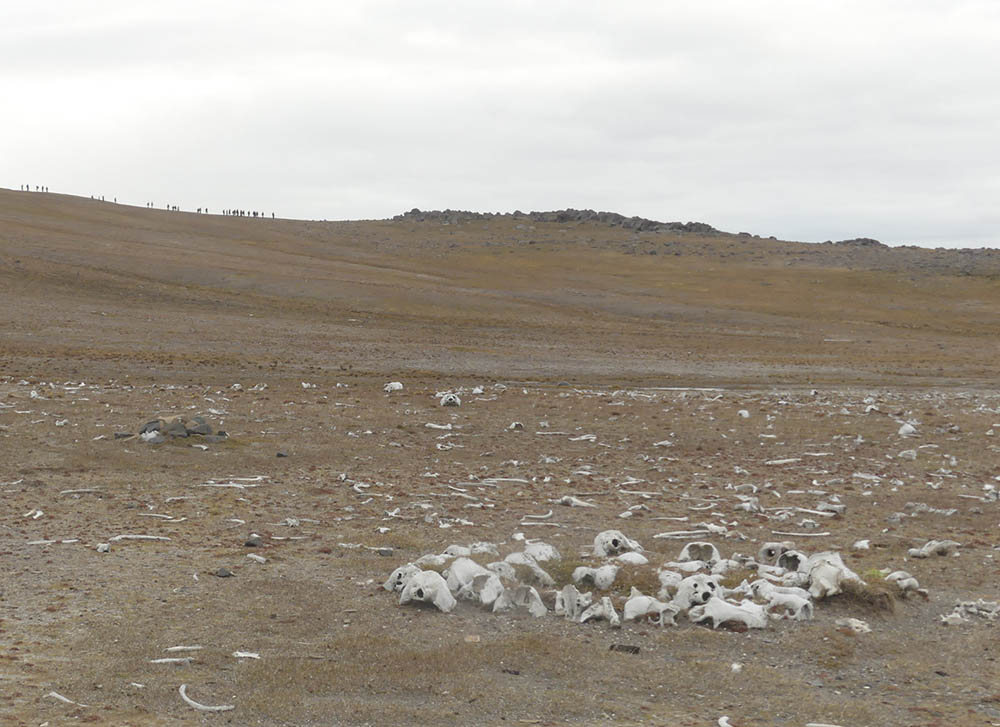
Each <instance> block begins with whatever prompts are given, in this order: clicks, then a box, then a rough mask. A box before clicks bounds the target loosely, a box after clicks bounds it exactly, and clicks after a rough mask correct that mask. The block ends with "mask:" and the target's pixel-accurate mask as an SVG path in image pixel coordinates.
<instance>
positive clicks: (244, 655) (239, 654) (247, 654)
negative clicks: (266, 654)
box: [233, 651, 260, 659]
mask: <svg viewBox="0 0 1000 727" xmlns="http://www.w3.org/2000/svg"><path fill="white" fill-rule="evenodd" d="M233 656H235V657H236V658H237V659H259V658H260V654H258V653H257V652H256V651H234V652H233Z"/></svg>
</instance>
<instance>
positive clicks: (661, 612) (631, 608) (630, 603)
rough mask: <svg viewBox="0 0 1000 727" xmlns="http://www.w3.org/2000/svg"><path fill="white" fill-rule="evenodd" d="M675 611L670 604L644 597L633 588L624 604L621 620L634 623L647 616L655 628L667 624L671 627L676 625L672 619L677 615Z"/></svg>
mask: <svg viewBox="0 0 1000 727" xmlns="http://www.w3.org/2000/svg"><path fill="white" fill-rule="evenodd" d="M677 611H678V608H677V607H676V606H675V605H673V604H672V603H664V602H663V601H660V600H659V599H657V598H653V597H652V596H644V595H643V594H642V592H641V591H639V589H637V588H636V587H635V586H633V587H632V593H631V594H630V595H629V599H628V600H627V601H626V602H625V610H624V613H623V615H622V618H623V619H624V620H625V621H635V620H636V619H640V618H643V617H644V616H648V617H650V618H649V620H650V621H652V622H653V623H654V624H656V625H657V626H666V625H668V624H669V625H671V626H673V625H675V623H676V622H675V621H674V617H675V616H676V615H677Z"/></svg>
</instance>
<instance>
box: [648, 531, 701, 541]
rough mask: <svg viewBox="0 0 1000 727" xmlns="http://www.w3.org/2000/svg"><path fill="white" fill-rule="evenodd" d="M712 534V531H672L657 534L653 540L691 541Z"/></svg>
mask: <svg viewBox="0 0 1000 727" xmlns="http://www.w3.org/2000/svg"><path fill="white" fill-rule="evenodd" d="M711 534H712V532H711V531H710V530H671V531H668V532H665V533H657V534H656V535H654V536H653V539H655V540H664V539H670V538H676V539H678V540H690V539H691V538H703V537H705V536H706V535H711Z"/></svg>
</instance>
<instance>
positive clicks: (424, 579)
mask: <svg viewBox="0 0 1000 727" xmlns="http://www.w3.org/2000/svg"><path fill="white" fill-rule="evenodd" d="M410 601H418V602H423V603H432V604H434V605H435V606H436V607H437V608H438V609H439V610H440V611H443V612H444V613H448V612H450V611H451V610H452V609H453V608H455V597H454V596H452V595H451V592H450V591H449V590H448V584H447V583H446V582H445V580H444V578H442V577H441V574H440V573H438V572H437V571H432V570H425V571H420V572H419V573H415V574H414V575H412V576H411V577H410V578H409V580H407V581H406V583H405V585H404V586H403V590H402V592H401V593H400V595H399V603H400V605H405V604H407V603H409V602H410Z"/></svg>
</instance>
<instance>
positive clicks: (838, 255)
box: [392, 209, 1000, 278]
mask: <svg viewBox="0 0 1000 727" xmlns="http://www.w3.org/2000/svg"><path fill="white" fill-rule="evenodd" d="M392 221H395V222H413V223H437V224H441V225H460V224H470V223H473V222H477V221H487V222H488V221H513V222H518V223H521V224H518V225H517V226H516V228H517V229H524V224H525V223H530V224H546V223H556V224H561V225H581V224H594V225H604V226H607V227H609V228H614V229H620V230H626V231H631V232H633V233H636V234H639V233H643V234H644V235H645V237H640V238H638V239H637V240H633V241H631V242H625V243H618V246H619V248H620V249H621V250H622V251H624V252H626V253H631V254H649V255H656V254H674V255H684V254H691V255H699V256H701V255H709V256H711V255H721V256H723V257H726V258H729V262H739V261H741V260H748V261H757V262H765V261H766V259H770V262H772V263H781V264H784V265H787V266H794V265H810V266H819V267H835V268H847V269H850V270H881V271H892V272H904V273H905V272H910V273H921V274H944V275H965V276H968V275H977V276H984V277H988V278H1000V249H997V248H958V249H956V248H940V247H939V248H926V247H918V246H916V245H901V246H898V247H890V246H888V245H886V244H884V243H882V242H880V241H879V240H875V239H872V238H870V237H856V238H851V239H849V240H837V241H832V240H827V241H826V242H822V243H809V242H791V241H785V240H778V239H777V238H776V237H774V236H769V237H762V236H760V235H754V234H751V233H749V232H738V233H731V232H723V231H721V230H718V229H716V228H715V227H713V226H712V225H709V224H707V223H705V222H658V221H656V220H650V219H646V218H644V217H626V216H625V215H621V214H618V213H617V212H596V211H594V210H576V209H565V210H552V211H548V212H536V211H532V212H521V211H520V210H515V211H514V212H496V213H494V212H471V211H468V210H451V209H446V210H430V211H427V210H419V209H412V210H410V211H409V212H404V213H403V214H399V215H396V216H395V217H393V218H392ZM649 235H656V236H665V235H670V236H671V238H672V241H671V242H663V243H658V242H657V241H656V239H655V238H650V237H649ZM692 237H693V238H694V239H692ZM698 238H702V239H701V240H699V239H698ZM725 240H734V241H736V242H738V243H741V244H742V249H739V247H736V248H734V246H733V245H732V244H727V243H725V242H723V243H722V248H720V241H725ZM538 242H539V241H537V240H535V241H533V244H537V243H538ZM751 242H752V243H753V244H752V245H750V244H748V243H751ZM593 246H599V245H593Z"/></svg>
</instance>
